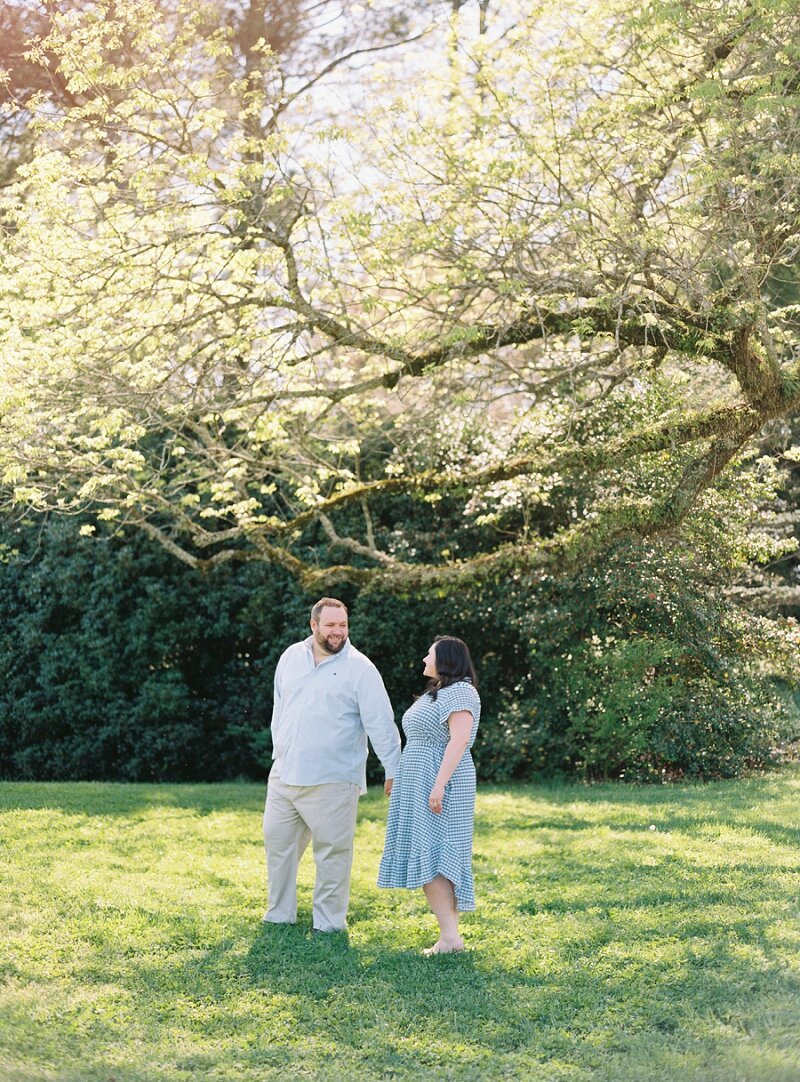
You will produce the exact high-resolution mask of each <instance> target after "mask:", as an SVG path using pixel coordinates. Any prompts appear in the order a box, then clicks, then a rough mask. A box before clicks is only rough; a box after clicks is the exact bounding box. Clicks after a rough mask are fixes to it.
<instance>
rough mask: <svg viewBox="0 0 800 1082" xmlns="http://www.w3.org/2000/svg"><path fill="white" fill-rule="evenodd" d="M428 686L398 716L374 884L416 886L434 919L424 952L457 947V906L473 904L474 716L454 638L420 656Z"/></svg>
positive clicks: (468, 665) (473, 696) (464, 652)
mask: <svg viewBox="0 0 800 1082" xmlns="http://www.w3.org/2000/svg"><path fill="white" fill-rule="evenodd" d="M424 674H425V676H428V677H430V680H429V682H428V689H427V691H426V692H425V694H424V695H421V696H420V697H419V698H418V699H417V700H416V702H415V703H414V704H413V706H411V707H409V709H408V710H407V711H406V712H405V714H404V715H403V729H404V731H405V734H406V746H405V748H404V749H403V755H402V758H401V760H400V767H399V769H398V771H397V775H396V776H395V779H394V785H393V788H392V794H391V800H390V802H389V819H388V822H387V824H386V844H385V847H384V852H383V858H382V860H381V867H380V873H379V875H378V886H379V887H408V888H410V889H413V888H415V887H422V889H423V890H424V891H425V897H426V898H427V899H428V905H429V906H430V907H431V909H432V910H433V914H434V916H435V917H436V919H437V921H438V922H439V938H438V940H437V941H436V943H434V945H433V946H432V947H429V948H428V949H427V950H426V951H425V954H449V953H451V952H453V951H462V950H463V949H464V940H463V939H462V938H461V936H460V935H459V933H458V913H459V910H462V911H463V910H467V909H474V908H475V897H474V894H473V883H472V826H473V818H474V813H475V767H474V766H473V763H472V756H471V755H470V753H469V749H470V748H471V747H472V745H473V743H474V741H475V734H476V732H477V731H478V723H479V721H480V716H481V700H480V698H479V697H478V692H477V689H476V686H475V685H476V680H475V670H474V669H473V667H472V661H471V660H470V656H469V650H468V649H467V647H466V644H465V643H463V642H462V641H461V639H456V638H453V637H452V636H450V635H441V636H439V637H437V639H436V640H435V641H434V643H433V645H432V646H431V648H430V650H429V651H428V654H427V656H426V658H425V669H424Z"/></svg>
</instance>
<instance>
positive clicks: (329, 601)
mask: <svg viewBox="0 0 800 1082" xmlns="http://www.w3.org/2000/svg"><path fill="white" fill-rule="evenodd" d="M326 608H332V609H344V614H345V616H347V605H345V603H344V601H340V600H339V599H338V597H321V598H320V599H319V601H318V602H317V603H316V605H314V606H313V607H312V609H311V619H312V620H314V622H315V623H319V614H320V613H321V612H322V610H323V609H326Z"/></svg>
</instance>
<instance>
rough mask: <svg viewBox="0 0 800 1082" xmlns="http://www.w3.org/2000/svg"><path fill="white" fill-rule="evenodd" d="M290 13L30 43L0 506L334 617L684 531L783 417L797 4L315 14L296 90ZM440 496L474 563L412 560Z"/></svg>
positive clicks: (795, 153)
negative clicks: (409, 521) (106, 527)
mask: <svg viewBox="0 0 800 1082" xmlns="http://www.w3.org/2000/svg"><path fill="white" fill-rule="evenodd" d="M272 8H273V5H271V4H268V3H266V2H264V0H261V2H256V0H253V2H252V3H251V4H249V5H248V6H246V7H244V8H236V9H234V8H233V7H231V9H230V11H227V12H226V10H225V9H224V8H223V7H222V6H221V5H220V4H207V5H202V4H197V3H196V2H192V3H188V2H187V3H184V2H180V0H176V2H175V3H172V4H169V5H165V4H164V3H163V2H162V3H158V2H156V0H135V2H134V0H116V2H111V0H109V3H107V4H105V5H103V4H97V5H91V6H90V7H87V9H86V10H85V11H81V10H79V9H72V10H70V11H67V12H64V13H62V14H59V13H57V12H56V13H55V14H54V17H53V22H52V31H51V32H50V33H49V34H48V36H47V38H46V40H44V41H42V42H40V43H39V44H38V45H35V46H34V48H33V52H32V54H31V55H32V59H36V58H37V57H38V58H39V59H40V61H41V62H42V63H46V64H49V65H50V67H51V69H52V70H55V71H57V73H58V78H59V80H60V81H61V83H62V84H63V86H64V88H65V93H64V94H62V95H61V97H60V98H59V100H58V101H54V99H53V97H52V96H44V95H43V96H41V97H40V98H39V99H38V101H39V103H40V104H39V108H38V110H37V108H36V101H37V99H33V101H32V103H30V105H29V107H30V108H31V110H32V112H34V113H35V114H36V144H35V153H34V155H33V158H32V160H31V161H30V163H28V164H27V165H24V166H22V167H21V168H20V177H19V181H18V183H17V184H16V185H15V186H13V188H12V189H11V190H10V192H9V193H8V198H6V200H5V203H4V205H3V208H2V214H3V219H2V220H3V223H4V232H5V237H4V246H3V254H2V270H1V271H0V274H1V275H2V277H0V295H1V296H2V310H1V311H0V335H1V336H2V337H1V338H0V350H2V354H1V357H2V368H1V369H0V400H1V401H0V414H1V415H2V419H1V420H0V468H2V481H3V483H4V485H5V486H6V489H7V491H8V493H9V498H10V499H11V500H12V501H13V502H14V503H15V505H16V506H18V507H23V508H31V507H32V508H36V509H47V508H54V509H60V510H63V511H70V510H76V509H78V508H81V509H85V508H86V507H87V506H93V507H95V508H96V509H97V512H98V514H99V517H100V518H101V519H107V520H111V521H113V522H116V523H118V524H119V525H120V527H121V528H122V527H124V526H125V525H126V524H133V525H137V526H139V527H141V528H144V529H145V530H147V531H148V532H149V533H150V534H151V535H153V536H155V537H157V538H158V539H159V540H161V541H162V543H163V544H165V545H166V546H167V547H168V548H170V549H171V550H172V551H173V552H174V553H175V554H176V555H178V556H179V557H181V558H182V559H184V560H185V561H187V562H189V563H191V564H193V565H203V564H204V563H208V562H218V561H221V560H226V559H230V558H233V557H242V558H247V559H251V558H256V559H266V560H272V561H275V562H277V563H279V564H281V565H283V566H284V567H286V568H289V569H290V570H291V571H293V572H294V573H296V574H297V575H298V576H300V577H301V579H302V580H303V581H304V582H305V583H306V584H308V585H309V586H311V585H312V584H313V585H314V586H315V587H316V586H318V585H322V583H323V582H325V581H327V580H332V579H334V578H341V577H349V578H351V579H356V580H359V581H366V580H371V579H374V578H375V577H376V576H379V577H382V578H383V579H387V578H388V579H390V580H395V581H397V582H399V583H403V584H412V583H414V582H420V581H426V582H432V581H437V580H440V579H441V580H445V579H446V580H447V581H449V582H456V581H458V580H459V578H460V577H463V576H470V577H473V576H476V575H481V574H487V573H491V574H502V573H503V572H504V571H505V570H506V569H509V568H512V567H514V566H517V565H519V564H526V565H528V566H541V567H543V568H547V567H549V566H551V565H553V564H559V565H561V564H563V563H564V562H567V563H569V562H570V561H571V560H575V559H578V558H583V557H584V556H585V554H586V553H587V552H590V551H592V550H593V549H595V548H597V547H599V546H602V545H604V544H606V543H608V542H609V541H612V540H614V539H615V538H619V537H621V536H630V535H634V536H641V537H648V536H653V535H656V534H663V533H665V532H670V531H677V530H679V529H683V530H689V531H691V530H692V529H694V530H696V531H697V530H700V531H702V529H703V527H704V524H705V523H707V522H708V521H709V519H710V518H713V516H714V513H715V511H716V510H717V509H718V508H719V506H720V500H721V499H722V498H723V495H721V493H724V487H725V484H728V485H730V481H729V480H727V481H726V479H725V473H726V470H730V469H731V468H732V467H733V466H734V465H735V464H737V463H739V462H740V461H741V458H742V455H743V454H745V453H746V451H747V448H748V447H749V446H751V445H752V443H753V441H754V438H755V437H756V436H757V434H758V433H759V432H760V431H761V430H762V429H763V427H764V425H765V424H766V423H767V422H770V421H774V419H776V418H785V417H789V416H791V415H792V414H794V413H796V411H797V410H798V406H800V337H799V336H798V332H799V331H800V320H798V306H797V304H796V303H795V294H794V293H793V292H792V283H796V281H797V252H798V242H799V240H800V193H799V192H798V185H800V180H799V179H798V178H800V168H798V166H800V150H799V148H798V133H799V131H800V120H799V119H798V118H800V15H799V14H798V12H797V5H796V3H795V2H794V0H733V2H730V0H709V2H708V3H705V4H703V5H697V4H690V3H684V2H678V0H654V2H652V3H649V4H647V5H640V4H632V3H630V2H628V0H602V2H598V0H591V2H590V0H573V2H571V3H568V4H564V3H563V2H559V3H556V2H554V0H547V2H539V3H515V2H504V3H502V4H499V3H492V2H491V0H481V2H476V3H470V2H460V0H454V2H453V3H451V4H449V5H444V4H443V5H435V6H434V5H425V4H422V5H418V8H417V9H416V10H415V8H414V6H413V5H409V6H408V7H407V9H406V12H407V13H406V16H405V17H404V18H403V19H402V20H400V19H398V18H397V17H396V16H395V15H394V13H393V8H394V5H391V4H389V3H388V2H387V3H382V2H380V0H375V2H374V3H370V4H365V5H358V4H353V5H347V6H344V7H342V8H340V7H339V5H336V4H330V3H322V4H311V3H309V4H305V5H303V4H299V3H298V4H297V5H294V7H293V8H292V13H293V18H294V17H295V16H296V25H297V26H299V25H300V23H301V22H302V26H303V34H304V37H303V42H304V45H303V49H299V50H295V51H294V52H293V53H292V56H293V57H295V58H296V57H298V56H301V57H302V58H303V63H302V64H296V65H295V66H294V67H293V66H292V64H291V63H289V62H288V61H287V58H286V55H284V54H282V52H281V46H280V45H279V43H278V41H277V40H274V39H273V40H271V39H270V34H269V32H268V31H269V27H270V26H271V25H274V22H275V20H274V18H273V17H272V15H271V12H272ZM276 10H277V8H276ZM281 10H283V11H288V10H289V9H288V8H287V7H286V6H284V7H283V8H281ZM231 12H234V15H235V17H233V16H232V15H231ZM293 25H294V24H293ZM337 46H341V47H340V48H337ZM312 69H313V70H312ZM787 282H788V285H786V283H787ZM720 482H722V485H723V487H722V489H719V488H718V486H719V484H720ZM442 500H445V501H447V506H448V508H449V509H450V511H449V513H451V514H452V507H453V503H454V501H456V502H457V501H460V502H461V511H460V512H459V515H460V518H461V520H462V521H463V523H464V529H465V530H466V531H467V534H468V536H469V538H470V540H469V543H465V544H463V545H462V548H461V550H455V549H454V548H453V546H448V545H446V544H445V545H443V546H441V547H440V549H439V550H438V551H434V550H433V549H430V548H429V549H427V550H425V551H423V552H421V553H420V552H419V551H417V552H416V553H415V551H414V546H412V545H410V544H409V543H408V539H407V538H405V537H404V536H403V517H404V516H405V515H407V514H408V509H409V507H410V506H411V507H417V505H420V507H419V510H418V512H417V513H419V511H421V512H422V513H423V514H427V515H428V517H429V518H430V519H431V520H432V521H435V518H436V514H437V511H436V508H437V504H439V503H441V501H442ZM556 508H557V510H556ZM312 534H313V535H314V539H315V541H316V543H315V544H314V545H313V546H311V545H309V544H308V541H309V537H310V535H312ZM320 539H324V540H326V541H327V548H324V547H321V546H320V544H319V541H320ZM343 553H344V554H346V555H348V556H349V558H348V559H346V560H345V559H343V558H342V554H343Z"/></svg>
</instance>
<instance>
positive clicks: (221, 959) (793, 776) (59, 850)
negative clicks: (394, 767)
mask: <svg viewBox="0 0 800 1082" xmlns="http://www.w3.org/2000/svg"><path fill="white" fill-rule="evenodd" d="M798 795H800V771H798V770H797V768H794V769H792V770H789V771H787V772H784V773H783V774H780V775H771V776H767V777H763V778H756V779H749V780H743V781H738V782H728V783H721V784H715V785H710V786H679V787H674V788H669V787H659V788H634V787H621V786H610V785H609V786H597V787H581V786H574V785H573V786H563V787H559V786H519V787H511V786H508V787H502V788H501V787H491V788H489V787H484V788H482V789H481V790H480V791H479V800H478V816H477V822H476V847H475V872H476V888H477V892H478V906H479V908H478V911H477V912H476V913H474V914H468V915H466V916H465V919H464V936H465V939H466V941H467V945H468V948H469V950H468V952H467V953H466V954H464V955H456V956H447V957H441V958H435V959H430V958H424V957H422V955H421V950H422V948H423V947H424V946H427V945H428V944H429V943H430V942H432V941H433V939H434V938H435V934H436V933H435V922H434V920H433V918H432V916H431V915H430V913H429V912H428V909H427V906H426V904H425V902H424V899H423V897H422V893H421V892H420V891H417V892H405V891H379V890H378V889H377V887H376V886H375V878H376V874H377V865H378V861H379V857H380V851H381V845H382V841H383V824H384V821H385V814H386V802H385V800H384V798H383V796H382V795H381V794H380V793H379V792H377V791H373V792H371V793H370V794H369V795H368V796H367V797H366V798H364V799H363V800H362V801H361V808H360V815H359V827H358V836H357V850H356V854H357V855H356V864H355V868H354V882H353V900H352V905H351V911H350V931H349V935H347V936H344V935H333V936H313V937H312V936H311V935H310V913H311V887H312V882H313V864H312V862H311V859H310V855H307V856H306V858H305V859H304V861H303V865H302V869H301V893H300V920H299V922H298V925H297V926H296V927H282V926H267V925H263V924H262V923H261V920H260V918H261V915H262V913H263V909H264V902H265V897H264V895H265V890H264V868H263V854H262V848H261V837H260V817H261V809H262V802H263V788H262V787H259V786H245V785H219V786H210V785H209V786H202V785H196V786H169V785H162V786H146V785H142V786H138V785H137V786H117V785H97V784H91V785H89V784H86V785H84V784H68V785H58V784H47V785H38V784H37V785H27V784H9V785H6V786H4V787H3V791H2V794H0V809H2V810H1V811H0V815H2V823H1V824H0V826H1V827H2V837H3V840H4V845H3V849H2V851H1V852H0V862H1V863H2V867H0V874H2V877H3V881H4V886H5V892H4V899H3V901H2V903H0V905H1V906H2V917H3V923H4V928H5V930H6V947H5V950H4V952H3V956H2V960H0V972H1V973H2V978H3V985H2V991H1V992H0V1078H2V1080H3V1082H45V1080H48V1082H110V1079H112V1078H113V1079H114V1080H115V1082H189V1080H192V1082H193V1080H195V1079H198V1078H202V1079H204V1080H206V1079H208V1080H212V1082H216V1080H219V1082H223V1080H224V1082H250V1080H252V1079H254V1078H258V1079H269V1078H276V1079H277V1078H279V1077H281V1078H285V1077H286V1075H287V1072H290V1073H291V1074H292V1076H293V1077H308V1078H325V1079H339V1078H342V1079H345V1078H347V1079H354V1078H355V1079H365V1080H366V1079H377V1078H408V1079H410V1078H420V1077H423V1078H424V1077H428V1078H437V1079H440V1078H454V1079H456V1078H458V1079H462V1078H463V1079H481V1080H483V1079H495V1078H496V1079H501V1078H520V1077H535V1078H537V1079H543V1080H549V1079H552V1080H565V1082H584V1080H595V1079H598V1080H601V1079H606V1080H608V1082H612V1080H613V1082H617V1080H621V1082H641V1080H642V1079H645V1078H646V1079H648V1082H650V1080H656V1082H657V1080H659V1079H661V1080H665V1082H666V1080H670V1082H671V1080H675V1082H678V1080H683V1079H687V1078H692V1079H698V1080H700V1079H702V1080H703V1082H712V1080H717V1082H728V1080H729V1079H731V1078H741V1079H746V1080H747V1082H796V1079H797V1067H796V1065H797V1062H798V1058H799V1057H800V1038H799V1037H798V1031H797V1025H796V1018H797V1013H798V1010H800V907H799V905H798V900H797V899H798V897H799V896H800V847H798V845H797V842H798V828H797V827H796V826H795V825H794V824H796V823H797V821H798V820H797V814H796V808H797V797H798Z"/></svg>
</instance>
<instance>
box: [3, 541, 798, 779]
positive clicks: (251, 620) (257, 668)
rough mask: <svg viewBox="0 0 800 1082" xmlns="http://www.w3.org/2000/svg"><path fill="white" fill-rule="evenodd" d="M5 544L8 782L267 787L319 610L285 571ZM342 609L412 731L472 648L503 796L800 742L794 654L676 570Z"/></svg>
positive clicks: (764, 754) (619, 555) (88, 548)
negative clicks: (298, 657)
mask: <svg viewBox="0 0 800 1082" xmlns="http://www.w3.org/2000/svg"><path fill="white" fill-rule="evenodd" d="M3 540H4V544H5V545H6V546H7V547H8V546H11V547H14V548H15V549H17V550H18V553H19V554H18V556H16V557H15V558H11V559H9V560H8V561H7V562H6V563H4V564H2V565H0V603H1V604H2V609H3V613H4V621H3V629H2V634H0V719H1V721H0V772H2V776H3V777H5V778H32V779H47V778H51V779H70V778H82V779H117V780H130V781H133V780H195V779H198V780H199V779H206V780H216V779H223V778H236V777H246V778H264V777H265V776H266V771H267V769H268V766H269V762H270V749H271V743H270V736H269V717H270V712H271V692H272V675H273V671H274V666H275V663H276V661H277V659H278V657H279V655H280V652H281V651H282V650H283V649H284V647H285V646H286V645H287V644H288V643H290V642H292V641H295V640H296V639H298V638H300V637H302V636H303V635H305V634H306V633H307V623H308V610H309V607H310V604H311V602H312V601H313V600H315V599H314V598H311V597H309V596H306V595H305V594H303V593H302V591H301V590H300V589H299V588H298V587H297V585H296V584H295V583H294V582H293V581H292V580H291V579H289V578H288V577H287V576H286V575H284V574H283V573H282V572H280V571H279V570H276V569H275V568H272V567H267V566H264V565H262V564H258V563H252V564H234V563H227V564H223V565H221V566H220V567H218V568H217V569H215V570H214V571H213V572H210V573H208V574H206V575H202V574H199V573H196V572H194V571H192V570H191V569H190V568H188V567H186V566H184V565H182V564H180V563H178V562H176V561H175V560H174V559H173V558H172V557H170V556H169V555H168V554H166V553H165V552H164V551H163V550H162V549H161V548H159V547H158V546H156V545H155V544H153V543H151V542H150V541H148V540H147V539H146V538H144V537H143V536H141V535H138V534H134V535H131V536H130V537H127V538H125V539H124V541H123V540H119V539H107V540H97V539H92V538H84V537H81V536H80V535H79V532H78V525H77V524H76V523H75V522H74V521H64V520H61V521H50V522H48V523H46V524H45V525H44V526H43V527H41V526H40V527H33V526H28V527H24V528H22V527H18V528H15V529H13V530H12V529H11V528H9V527H7V528H6V532H5V535H4V539H3ZM342 596H343V598H344V600H346V601H347V602H348V604H349V605H350V607H351V634H352V638H353V641H354V643H355V644H356V645H357V646H358V647H359V648H360V649H362V650H363V651H364V652H365V653H367V654H368V655H369V656H370V657H371V658H372V659H373V660H374V661H375V662H376V664H377V665H378V667H379V669H380V670H381V672H382V674H383V675H384V679H385V681H386V684H387V688H388V690H389V693H390V695H391V697H392V701H393V703H394V704H395V705H396V707H397V713H398V720H399V718H400V716H401V714H402V712H403V709H404V708H405V706H406V705H407V704H408V703H410V702H411V700H412V698H413V696H414V695H415V694H418V693H419V691H420V690H421V689H422V687H423V686H424V679H423V677H422V658H423V656H424V654H425V653H426V651H427V649H428V646H429V644H430V642H431V640H432V638H433V637H434V636H435V635H437V634H441V633H449V634H455V635H459V636H461V637H463V638H464V639H465V640H466V641H467V642H468V643H469V644H470V647H471V649H472V651H473V654H474V657H475V661H476V665H477V668H478V673H479V677H480V681H481V694H482V698H483V703H484V718H483V724H482V726H481V731H480V733H479V737H478V741H477V744H476V748H475V757H476V762H477V767H478V772H479V776H480V777H482V778H483V779H484V780H500V779H509V778H530V777H532V776H534V775H536V774H540V773H550V774H552V773H560V774H570V775H578V776H583V777H587V778H596V777H608V776H610V777H625V778H629V779H637V780H638V779H643V780H650V779H661V778H673V777H679V776H685V777H700V778H704V777H720V776H730V775H733V774H736V773H737V772H739V771H741V770H742V769H743V768H744V767H747V766H753V765H758V764H762V763H765V762H768V761H769V760H770V756H771V754H772V750H773V749H774V748H775V747H776V746H777V745H778V744H780V743H781V741H784V740H787V739H790V738H791V737H792V736H793V735H796V733H797V709H796V707H794V706H793V704H792V701H791V697H790V696H787V695H786V694H785V692H783V691H782V690H781V689H782V688H783V686H784V685H781V684H779V683H777V682H776V680H775V677H774V674H775V673H778V674H781V673H783V675H784V676H788V675H790V670H791V663H790V662H787V660H786V657H785V656H782V655H781V649H783V646H782V645H781V643H782V642H783V640H779V637H777V638H776V636H775V633H774V630H773V629H772V625H769V624H768V623H767V622H765V621H762V622H758V621H753V620H747V619H745V618H744V617H742V616H741V615H739V614H737V613H736V612H735V610H732V609H730V608H729V607H726V606H725V605H724V604H722V603H721V602H720V601H719V599H718V597H717V596H716V594H715V592H714V591H711V590H709V589H708V584H707V583H706V582H704V581H703V580H702V576H696V575H695V576H694V577H693V574H691V573H689V572H687V567H686V564H685V563H684V562H682V560H681V558H680V554H676V553H675V552H672V551H670V550H667V549H665V550H663V551H661V550H659V549H658V548H657V547H651V548H650V549H649V550H648V551H647V552H644V551H643V550H641V549H638V548H634V547H630V548H627V549H626V548H624V547H623V548H620V549H618V550H616V551H615V552H613V553H609V554H607V555H606V557H605V558H604V559H603V561H600V562H598V563H597V564H596V565H595V566H592V567H586V568H584V569H583V570H582V571H581V572H580V573H579V574H577V575H573V576H571V577H567V578H559V579H552V578H533V577H529V578H526V577H524V576H522V575H520V576H517V577H513V576H512V577H509V578H506V579H503V580H501V581H498V582H495V583H489V584H483V585H481V586H480V587H474V588H471V589H470V590H464V591H459V592H457V593H450V594H443V595H441V596H440V595H439V594H436V595H432V596H427V597H422V598H420V597H412V596H400V595H397V594H389V593H382V592H381V591H379V590H372V591H370V592H365V593H362V594H361V595H358V594H357V593H356V592H355V591H353V590H349V591H344V592H343V593H342ZM776 643H777V644H778V645H776ZM771 674H773V675H771ZM379 775H380V772H379V768H378V764H377V763H376V762H375V761H374V760H373V759H371V760H370V777H371V779H372V780H377V779H378V777H379Z"/></svg>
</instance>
